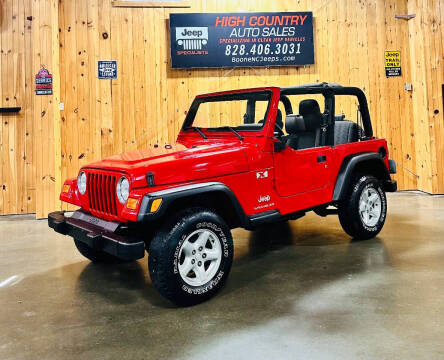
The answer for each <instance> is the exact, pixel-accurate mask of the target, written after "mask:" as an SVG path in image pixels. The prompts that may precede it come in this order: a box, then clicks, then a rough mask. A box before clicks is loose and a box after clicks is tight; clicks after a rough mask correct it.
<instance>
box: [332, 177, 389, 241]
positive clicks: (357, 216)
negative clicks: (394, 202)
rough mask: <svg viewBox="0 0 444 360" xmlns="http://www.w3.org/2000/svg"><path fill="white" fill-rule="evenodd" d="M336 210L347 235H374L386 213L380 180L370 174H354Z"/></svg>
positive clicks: (355, 236) (382, 223)
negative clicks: (348, 188) (344, 196)
mask: <svg viewBox="0 0 444 360" xmlns="http://www.w3.org/2000/svg"><path fill="white" fill-rule="evenodd" d="M338 210H339V221H340V223H341V225H342V228H343V229H344V231H345V232H346V233H347V234H348V235H350V236H351V237H353V238H356V239H370V238H372V237H374V236H376V235H377V234H378V233H379V232H380V231H381V230H382V227H383V226H384V223H385V219H386V215H387V199H386V197H385V192H384V189H383V187H382V185H381V183H380V181H379V180H378V179H377V178H375V177H374V176H371V175H362V174H361V175H357V176H355V177H354V179H353V181H352V184H351V187H350V190H349V191H348V193H347V195H346V198H345V199H344V200H343V201H342V203H341V204H339V208H338Z"/></svg>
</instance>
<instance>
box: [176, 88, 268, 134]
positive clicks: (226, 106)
mask: <svg viewBox="0 0 444 360" xmlns="http://www.w3.org/2000/svg"><path fill="white" fill-rule="evenodd" d="M271 95H272V94H271V92H270V91H261V92H249V93H242V94H230V95H217V96H211V97H203V98H197V99H196V100H195V101H194V102H193V104H192V106H191V109H190V112H189V113H188V115H187V118H186V119H185V123H184V127H183V129H184V130H188V131H192V129H191V127H194V128H200V129H202V130H209V131H227V127H231V128H233V129H234V130H236V131H259V130H261V129H262V128H263V127H264V125H265V120H266V118H267V114H268V108H269V105H270V100H271Z"/></svg>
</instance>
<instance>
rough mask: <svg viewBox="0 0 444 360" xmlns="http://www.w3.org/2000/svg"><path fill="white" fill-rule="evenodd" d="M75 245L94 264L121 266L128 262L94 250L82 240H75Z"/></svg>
mask: <svg viewBox="0 0 444 360" xmlns="http://www.w3.org/2000/svg"><path fill="white" fill-rule="evenodd" d="M74 244H75V245H76V248H77V250H79V253H80V254H82V255H83V256H84V257H86V258H87V259H89V260H91V261H92V262H93V263H102V264H120V263H123V262H126V261H125V260H122V259H119V258H118V257H115V256H112V255H110V254H108V253H106V252H104V251H100V250H96V249H93V248H92V247H90V246H88V245H87V244H85V243H84V242H82V241H80V240H77V239H74Z"/></svg>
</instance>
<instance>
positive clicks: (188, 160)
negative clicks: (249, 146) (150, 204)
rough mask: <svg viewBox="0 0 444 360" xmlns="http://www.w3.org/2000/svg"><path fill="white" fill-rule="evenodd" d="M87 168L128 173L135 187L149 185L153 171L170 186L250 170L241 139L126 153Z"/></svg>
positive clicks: (156, 180)
mask: <svg viewBox="0 0 444 360" xmlns="http://www.w3.org/2000/svg"><path fill="white" fill-rule="evenodd" d="M86 168H90V169H103V170H111V171H119V172H125V173H127V174H128V175H129V176H130V177H131V178H132V183H133V184H132V185H133V187H135V188H137V187H143V186H146V180H145V179H146V174H147V173H148V172H151V173H153V175H154V183H155V185H156V186H157V185H167V184H173V183H180V182H189V181H195V180H200V179H206V178H212V177H217V176H222V175H230V174H236V173H240V172H245V171H248V163H247V158H246V154H245V146H244V145H243V144H242V143H239V142H238V141H229V142H228V141H221V142H218V143H214V142H211V144H207V143H200V144H195V145H193V146H192V147H191V146H190V147H187V146H184V145H182V144H179V143H177V144H174V145H171V146H166V147H160V146H159V147H151V148H148V149H143V150H137V151H131V152H125V153H122V154H119V155H114V156H111V157H109V158H106V159H104V160H102V161H99V162H96V163H93V164H89V165H88V166H86Z"/></svg>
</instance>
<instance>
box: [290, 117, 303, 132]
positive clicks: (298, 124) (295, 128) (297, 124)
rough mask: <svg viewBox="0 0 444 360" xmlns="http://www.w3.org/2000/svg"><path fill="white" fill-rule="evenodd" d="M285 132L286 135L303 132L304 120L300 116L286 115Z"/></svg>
mask: <svg viewBox="0 0 444 360" xmlns="http://www.w3.org/2000/svg"><path fill="white" fill-rule="evenodd" d="M285 130H286V131H287V133H288V134H296V133H299V132H304V131H305V123H304V118H303V117H302V116H301V115H287V117H286V118H285Z"/></svg>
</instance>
